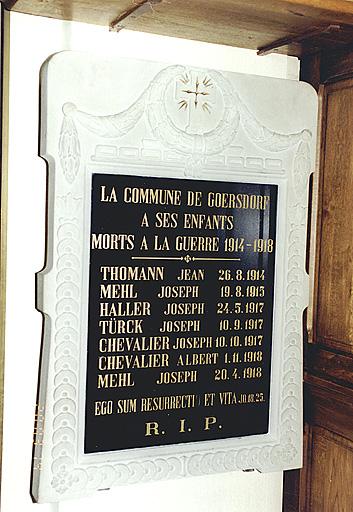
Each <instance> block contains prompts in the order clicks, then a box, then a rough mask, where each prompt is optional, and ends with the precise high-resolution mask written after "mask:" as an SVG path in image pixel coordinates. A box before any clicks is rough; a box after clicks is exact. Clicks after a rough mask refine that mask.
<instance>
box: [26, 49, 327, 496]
mask: <svg viewBox="0 0 353 512" xmlns="http://www.w3.org/2000/svg"><path fill="white" fill-rule="evenodd" d="M63 77H65V79H64V80H63ZM185 87H187V88H189V89H190V90H194V89H195V88H196V87H197V90H198V91H201V92H206V91H207V96H206V95H204V96H202V95H201V94H200V95H199V96H198V104H197V106H198V108H195V107H196V105H194V101H196V99H195V98H196V96H195V94H194V96H195V98H193V97H191V96H190V94H189V93H186V92H185ZM316 112H317V99H316V93H315V92H314V91H313V89H311V88H310V87H309V86H308V85H307V84H302V83H299V82H294V81H281V80H274V79H269V78H261V77H256V76H249V75H241V74H235V73H229V72H219V71H215V70H209V69H208V70H205V69H199V68H195V67H192V66H180V65H165V64H160V63H154V62H144V61H133V60H129V59H104V58H100V59H98V58H96V57H93V56H91V55H88V54H83V53H65V52H63V53H60V54H57V55H55V56H53V57H51V58H50V59H49V60H48V61H47V62H46V63H45V65H44V66H43V68H42V119H41V150H40V153H41V155H42V156H43V157H44V158H45V159H46V160H47V162H48V164H49V194H48V197H49V203H48V215H49V217H48V219H49V220H48V248H47V264H46V267H45V269H44V271H43V272H41V273H40V275H39V276H38V303H37V304H38V308H39V310H40V311H42V312H43V313H44V314H45V324H44V326H45V330H44V355H43V360H42V376H41V388H40V396H39V400H38V406H39V414H40V416H39V425H40V426H41V425H42V424H43V425H44V426H43V429H44V430H43V433H42V432H41V433H40V435H39V436H38V439H37V440H38V442H37V444H36V451H35V461H34V467H35V470H34V479H33V488H32V489H33V495H34V497H35V499H36V500H38V501H39V502H47V501H60V500H62V499H65V498H73V497H79V496H81V495H85V494H87V493H90V492H92V491H95V490H100V489H107V488H111V487H113V486H115V485H122V484H127V483H139V482H146V481H154V480H163V479H175V478H180V477H185V476H196V475H207V474H211V473H221V472H227V471H234V470H250V469H253V470H258V471H260V472H270V471H280V470H284V469H294V468H298V467H300V466H301V458H302V454H301V451H302V421H303V420H302V314H303V310H304V308H305V307H306V306H307V304H308V276H307V275H306V273H305V244H306V223H307V215H306V214H307V198H308V179H309V174H310V172H312V171H313V168H314V157H315V141H316V128H315V125H316V117H317V115H316ZM94 172H101V173H105V172H106V173H110V174H119V173H120V174H131V175H137V176H156V177H173V178H183V177H187V178H189V179H194V180H197V179H203V180H205V179H206V180H211V181H212V180H216V181H236V182H245V183H247V182H248V183H249V182H250V183H251V182H253V183H264V184H276V185H278V193H279V196H278V219H277V242H276V247H277V248H276V275H275V298H274V326H273V349H272V370H271V399H270V425H269V432H268V434H263V435H256V436H250V437H244V438H229V439H221V440H215V441H208V442H198V443H184V444H179V445H168V446H159V447H153V448H144V449H136V450H123V451H115V452H109V453H96V454H84V451H83V441H84V410H85V379H86V376H85V361H86V353H87V301H88V269H89V246H90V243H89V230H90V214H89V212H90V206H89V204H90V199H89V197H90V176H91V174H92V173H94Z"/></svg>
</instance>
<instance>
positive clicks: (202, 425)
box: [85, 174, 277, 453]
mask: <svg viewBox="0 0 353 512" xmlns="http://www.w3.org/2000/svg"><path fill="white" fill-rule="evenodd" d="M276 209H277V186H276V185H264V184H257V183H230V182H213V181H191V180H181V179H167V178H143V177H135V176H120V175H110V174H94V175H93V178H92V206H91V212H92V213H91V234H90V284H89V305H88V308H89V309H88V312H89V317H88V349H87V385H86V426H85V452H86V453H92V452H102V451H111V450H118V449H127V448H138V447H147V446H156V445H163V444H173V443H183V442H191V441H205V440H211V439H221V438H229V437H240V436H248V435H255V434H264V433H266V432H268V425H269V397H270V371H271V345H272V324H273V294H274V264H275V252H276Z"/></svg>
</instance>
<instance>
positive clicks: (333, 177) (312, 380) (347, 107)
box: [284, 59, 353, 512]
mask: <svg viewBox="0 0 353 512" xmlns="http://www.w3.org/2000/svg"><path fill="white" fill-rule="evenodd" d="M351 62H353V59H352V61H351ZM316 64H317V62H316ZM326 66H327V61H326ZM335 66H336V67H337V61H336V62H335ZM350 66H352V64H350ZM319 68H321V74H320V76H319V79H318V80H317V81H316V82H317V83H318V82H321V84H322V82H324V81H326V79H325V78H323V74H324V71H323V70H324V69H325V68H323V62H322V61H321V66H319ZM316 69H317V68H316ZM345 69H346V71H347V67H345ZM342 75H343V76H347V75H348V76H349V75H351V76H353V71H350V70H348V72H345V73H344V74H343V73H338V76H337V72H336V77H335V79H334V80H333V82H332V83H329V84H322V85H321V86H320V99H321V141H320V148H319V149H320V159H319V172H318V180H317V183H316V186H315V185H314V189H313V202H312V204H313V209H317V211H318V221H317V223H316V225H315V226H314V235H315V236H314V237H312V240H314V243H313V241H312V243H311V253H312V254H315V260H314V265H313V272H314V280H313V303H312V305H311V308H310V309H309V311H308V329H307V342H306V344H305V354H306V355H305V378H304V396H305V402H304V411H305V414H304V415H305V425H304V432H305V446H304V469H303V470H302V471H301V472H288V473H287V474H286V475H285V500H284V511H285V512H294V511H295V512H297V511H300V512H352V511H353V79H352V78H348V79H343V80H341V78H342ZM330 78H331V77H330ZM315 245H316V247H315Z"/></svg>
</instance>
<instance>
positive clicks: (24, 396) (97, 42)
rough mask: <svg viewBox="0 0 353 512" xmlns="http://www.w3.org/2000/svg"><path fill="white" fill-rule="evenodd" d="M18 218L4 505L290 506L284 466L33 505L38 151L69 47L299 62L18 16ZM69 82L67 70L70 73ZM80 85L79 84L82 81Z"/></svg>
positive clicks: (282, 66)
mask: <svg viewBox="0 0 353 512" xmlns="http://www.w3.org/2000/svg"><path fill="white" fill-rule="evenodd" d="M10 25H11V61H10V105H9V107H10V126H9V130H10V147H9V193H8V199H9V224H8V276H7V318H6V362H5V410H4V452H3V476H2V496H1V510H2V511H3V512H12V511H14V512H15V511H16V512H31V511H34V510H35V509H37V510H41V511H42V512H52V511H60V512H74V511H75V512H76V511H78V510H85V511H86V512H91V511H92V512H93V511H96V510H97V509H98V510H99V509H101V510H104V511H105V512H110V511H118V510H125V509H126V510H129V511H130V512H135V511H140V510H143V511H144V512H152V511H153V512H164V511H168V512H180V511H182V512H214V511H217V512H231V511H234V512H280V510H281V501H282V474H281V473H276V474H269V475H260V474H255V473H231V474H224V475H217V476H207V477H198V478H190V479H184V480H178V481H169V482H162V483H153V484H144V485H138V486H130V487H124V488H116V489H114V490H111V491H105V492H99V493H97V494H96V495H94V496H91V497H88V498H86V499H82V500H80V501H68V502H62V503H60V504H58V505H36V504H32V502H31V498H30V495H29V487H30V468H31V452H32V446H31V444H32V432H33V419H34V408H35V399H36V385H37V371H38V359H39V349H40V338H41V316H40V314H39V313H37V312H36V311H35V307H34V304H35V272H37V271H38V270H40V269H41V267H42V266H43V262H44V233H45V214H44V212H45V179H46V168H45V164H44V162H43V161H42V160H41V159H40V158H39V157H38V156H37V147H38V111H39V104H38V98H39V70H40V66H41V64H42V62H43V61H44V60H45V59H46V58H47V57H48V56H49V55H50V54H52V53H55V52H58V51H61V50H68V49H74V50H83V51H90V52H98V53H100V52H104V53H105V54H113V55H119V56H125V57H135V58H136V57H137V58H146V59H152V60H158V61H165V62H175V63H177V62H178V63H182V64H191V65H196V66H200V67H211V68H212V67H213V68H218V69H225V70H230V71H238V72H245V73H253V74H260V75H267V76H273V77H279V78H291V79H297V78H298V61H297V60H296V59H294V58H288V57H284V56H279V55H270V56H267V57H257V56H256V53H255V52H252V51H249V50H240V49H236V48H229V47H221V46H217V45H210V44H205V43H197V42H191V41H185V40H179V39H172V38H162V37H159V36H154V35H146V34H141V33H137V32H128V31H123V32H121V33H120V34H118V35H117V34H113V33H109V32H108V30H107V29H106V28H104V27H96V26H91V25H85V24H79V23H68V22H59V21H56V20H50V19H46V18H37V17H32V16H26V15H21V14H17V13H13V14H11V17H10ZM62 79H63V80H65V77H62ZM78 87H79V84H78Z"/></svg>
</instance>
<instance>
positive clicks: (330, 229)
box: [316, 80, 353, 353]
mask: <svg viewBox="0 0 353 512" xmlns="http://www.w3.org/2000/svg"><path fill="white" fill-rule="evenodd" d="M325 99H326V118H327V119H328V120H329V122H328V123H327V125H326V130H325V134H324V136H325V147H324V153H325V158H324V163H323V169H322V172H323V183H322V212H321V235H320V240H319V247H320V256H319V258H320V259H319V269H318V276H317V277H318V279H317V284H318V292H317V293H318V295H317V326H316V328H317V330H316V341H318V342H320V343H323V344H325V345H327V346H329V347H332V348H334V349H336V350H342V351H345V352H350V353H353V236H352V233H353V136H352V134H353V81H352V80H348V81H345V82H342V83H339V84H335V85H330V86H328V87H327V88H326V98H325Z"/></svg>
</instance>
